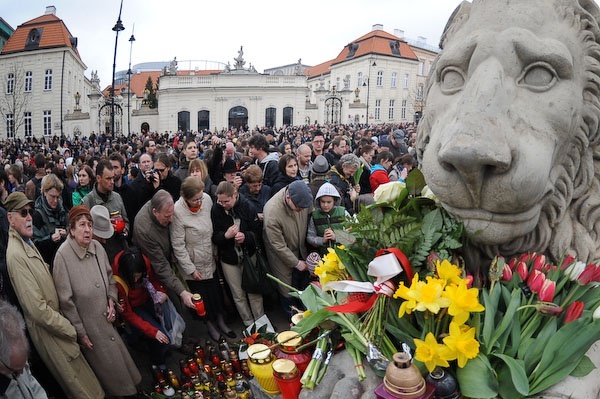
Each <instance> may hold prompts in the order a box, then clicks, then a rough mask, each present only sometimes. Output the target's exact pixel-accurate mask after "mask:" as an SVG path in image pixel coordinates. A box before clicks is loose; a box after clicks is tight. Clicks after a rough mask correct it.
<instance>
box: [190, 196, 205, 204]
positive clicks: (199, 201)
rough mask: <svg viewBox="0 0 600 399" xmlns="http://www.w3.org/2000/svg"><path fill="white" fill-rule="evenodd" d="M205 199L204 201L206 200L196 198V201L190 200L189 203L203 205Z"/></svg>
mask: <svg viewBox="0 0 600 399" xmlns="http://www.w3.org/2000/svg"><path fill="white" fill-rule="evenodd" d="M203 199H204V198H202V197H200V198H195V199H194V198H192V199H189V200H188V201H189V202H191V203H194V204H201V203H202V200H203Z"/></svg>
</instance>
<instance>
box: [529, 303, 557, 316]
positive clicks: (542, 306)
mask: <svg viewBox="0 0 600 399" xmlns="http://www.w3.org/2000/svg"><path fill="white" fill-rule="evenodd" d="M535 307H536V308H537V310H538V312H540V313H541V314H545V315H549V316H558V315H559V314H560V313H561V312H562V311H563V308H562V306H558V305H557V304H555V303H552V302H538V303H536V304H535Z"/></svg>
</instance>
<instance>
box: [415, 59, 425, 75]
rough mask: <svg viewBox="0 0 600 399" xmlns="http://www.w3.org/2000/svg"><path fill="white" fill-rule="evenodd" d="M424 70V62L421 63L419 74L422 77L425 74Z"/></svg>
mask: <svg viewBox="0 0 600 399" xmlns="http://www.w3.org/2000/svg"><path fill="white" fill-rule="evenodd" d="M424 69H425V63H424V62H423V61H421V62H419V71H418V72H417V73H418V74H419V75H421V76H422V75H423V74H424V72H425V71H424Z"/></svg>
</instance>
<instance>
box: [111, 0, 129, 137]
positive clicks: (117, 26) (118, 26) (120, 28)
mask: <svg viewBox="0 0 600 399" xmlns="http://www.w3.org/2000/svg"><path fill="white" fill-rule="evenodd" d="M121 11H123V0H121V7H120V8H119V18H117V23H116V24H115V26H113V28H112V30H113V32H115V33H116V35H115V55H114V57H113V69H112V86H111V87H110V134H111V136H112V137H113V138H114V137H115V72H116V68H117V44H118V43H119V32H121V31H123V30H125V27H124V26H123V21H121Z"/></svg>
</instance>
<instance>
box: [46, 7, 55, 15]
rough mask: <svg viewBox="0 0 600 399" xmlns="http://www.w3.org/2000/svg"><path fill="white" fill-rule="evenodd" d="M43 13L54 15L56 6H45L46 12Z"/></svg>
mask: <svg viewBox="0 0 600 399" xmlns="http://www.w3.org/2000/svg"><path fill="white" fill-rule="evenodd" d="M44 15H56V7H54V6H47V7H46V12H45V13H44Z"/></svg>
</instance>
